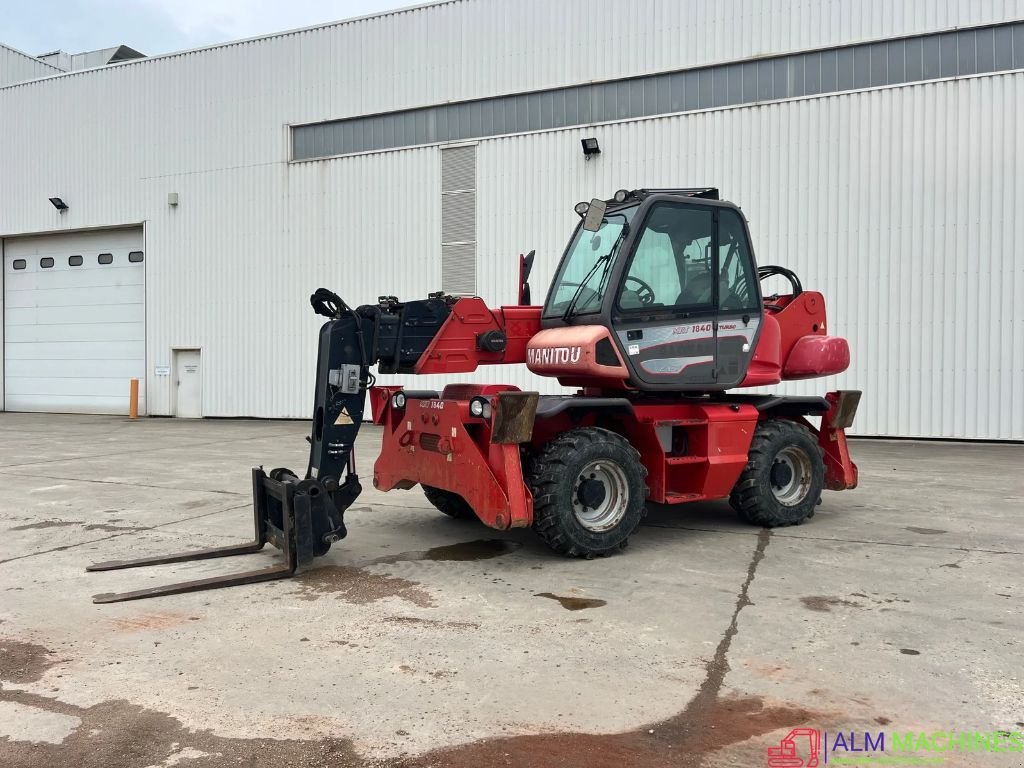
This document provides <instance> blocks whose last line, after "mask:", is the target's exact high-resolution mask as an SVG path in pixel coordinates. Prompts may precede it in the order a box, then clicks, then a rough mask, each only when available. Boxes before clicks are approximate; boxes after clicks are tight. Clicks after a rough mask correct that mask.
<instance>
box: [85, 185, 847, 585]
mask: <svg viewBox="0 0 1024 768" xmlns="http://www.w3.org/2000/svg"><path fill="white" fill-rule="evenodd" d="M576 213H577V214H578V215H579V216H580V219H581V221H580V223H579V225H578V226H577V227H576V230H575V232H574V233H573V236H572V239H571V240H570V241H569V245H568V247H567V248H566V250H565V253H564V254H563V255H562V260H561V263H560V264H559V267H558V269H557V272H556V275H555V279H554V281H553V283H552V284H551V287H550V288H549V290H548V294H547V299H546V301H545V302H544V305H543V306H535V305H532V304H531V302H530V286H529V282H528V281H529V275H530V271H531V268H532V265H533V259H534V254H533V253H530V254H529V255H528V256H524V257H520V265H519V269H520V280H519V303H518V304H517V305H513V306H502V307H499V308H490V307H488V306H487V304H485V303H484V301H483V300H481V299H480V298H478V297H475V296H450V295H445V294H442V293H437V294H432V295H430V296H429V297H428V298H426V299H418V300H414V301H406V302H403V301H399V300H398V299H397V298H395V297H393V296H385V297H381V299H380V300H379V302H378V303H377V304H376V305H370V306H361V307H357V308H352V307H350V306H349V305H348V304H346V303H345V302H344V301H343V300H342V299H341V298H339V297H338V296H337V295H336V294H334V293H332V292H330V291H328V290H326V289H323V288H321V289H319V290H317V291H316V292H315V293H314V294H313V295H312V297H311V299H310V301H311V304H312V306H313V309H314V310H315V311H316V313H317V314H320V315H323V316H324V317H326V318H327V320H326V322H324V324H323V326H322V327H321V329H320V337H319V356H318V362H317V370H316V390H315V403H314V410H313V423H312V434H311V435H310V438H309V441H310V452H309V464H308V466H307V469H306V472H305V473H304V474H303V475H302V476H299V475H298V474H297V473H294V472H291V471H290V470H287V469H273V470H271V471H270V472H269V473H266V472H264V471H263V469H262V468H254V469H253V470H252V485H253V509H254V521H255V538H254V540H253V541H252V542H250V543H247V544H244V545H241V546H230V547H219V548H214V549H206V550H199V551H193V552H185V553H181V554H177V555H170V556H163V557H148V558H141V559H137V560H121V561H113V562H107V563H98V564H96V565H93V566H90V567H89V569H88V570H92V571H102V570H113V569H120V568H131V567H136V566H143V565H156V564H160V563H173V562H184V561H188V560H199V559H207V558H215V557H224V556H228V555H236V554H244V553H249V552H256V551H258V550H260V549H261V548H262V547H263V546H264V544H265V543H267V542H270V543H271V544H273V545H274V546H275V547H278V548H279V549H281V550H282V552H283V553H284V562H283V563H280V564H277V565H272V566H269V567H265V568H261V569H258V570H252V571H247V572H244V573H236V574H229V575H225V576H217V577H214V578H207V579H198V580H195V581H188V582H182V583H178V584H169V585H165V586H160V587H155V588H150V589H142V590H138V591H134V592H122V593H116V594H104V595H97V596H96V597H95V598H94V601H95V602H101V603H107V602H117V601H121V600H134V599H140V598H146V597H154V596H157V595H168V594H176V593H181V592H191V591H196V590H201V589H208V588H214V587H225V586H231V585H235V584H247V583H253V582H258V581H267V580H270V579H276V578H282V577H286V576H290V575H291V574H293V573H294V572H295V570H296V569H297V568H299V567H301V566H305V565H308V564H309V563H311V562H312V561H313V559H314V558H315V557H318V556H321V555H324V554H326V553H327V551H328V550H329V549H330V547H331V545H332V544H333V543H334V542H336V541H338V540H340V539H343V538H344V537H345V536H346V533H347V530H346V528H345V522H344V513H345V510H346V509H348V507H349V506H350V505H351V504H352V503H353V502H354V501H355V499H356V498H357V497H358V496H359V493H360V491H361V485H360V480H359V476H358V475H357V473H356V468H355V462H354V454H353V444H354V442H355V439H356V435H357V433H358V432H359V428H360V426H361V425H362V423H363V420H364V419H363V417H364V408H365V404H366V400H367V399H368V400H369V403H370V409H371V414H372V419H373V422H374V423H375V424H379V425H381V426H382V427H383V444H382V447H381V452H380V456H379V457H378V459H377V461H376V463H375V465H374V471H373V484H374V487H375V488H377V489H379V490H381V491H390V490H392V489H395V488H401V489H410V488H413V487H414V486H415V485H416V484H417V483H418V484H419V485H421V486H422V487H423V492H424V494H425V495H426V498H427V499H428V500H429V501H430V503H431V504H433V505H434V506H435V507H437V509H439V510H440V511H441V512H443V513H444V514H446V515H450V516H452V517H463V518H478V519H479V520H480V521H482V522H483V523H484V524H485V525H488V526H490V527H492V528H496V529H499V530H506V529H509V528H525V527H531V526H532V528H533V530H534V531H535V532H536V533H537V535H538V536H540V537H541V538H542V539H543V540H544V541H545V542H546V543H547V544H548V545H549V546H550V547H551V549H553V550H554V551H555V552H557V553H559V554H561V555H566V556H569V557H586V558H592V557H594V556H603V555H608V554H610V553H612V552H615V551H617V550H619V549H622V548H624V547H625V546H626V543H627V541H628V539H629V536H630V534H632V533H633V531H634V530H635V529H636V527H637V525H639V523H640V520H641V518H642V517H643V515H644V514H645V505H646V504H647V503H648V502H653V503H658V504H682V503H686V502H692V501H700V500H704V499H720V498H728V499H729V503H730V504H731V505H732V507H733V508H734V509H735V510H736V512H737V513H738V514H739V515H740V516H741V517H742V518H743V519H744V520H746V521H748V522H750V523H752V524H755V525H760V526H767V527H775V526H785V525H795V524H798V523H801V522H803V521H804V520H806V519H808V518H809V517H811V516H812V515H813V514H814V509H815V505H816V504H818V503H819V502H820V500H821V495H822V491H823V490H825V489H828V490H844V489H849V488H854V487H856V485H857V467H856V465H855V464H854V463H853V461H852V460H851V458H850V453H849V449H848V446H847V440H846V434H845V430H846V429H847V428H848V427H849V426H850V425H851V424H852V422H853V418H854V415H855V413H856V410H857V406H858V404H859V401H860V394H861V393H860V392H857V391H837V392H829V393H827V394H826V395H825V396H824V397H787V396H780V395H771V394H750V393H747V394H740V393H735V392H733V390H737V389H744V388H750V387H766V386H771V385H775V384H778V383H780V382H782V381H789V380H795V379H808V378H813V377H819V376H830V375H833V374H837V373H841V372H842V371H844V370H846V368H847V367H848V366H849V364H850V350H849V345H848V344H847V342H846V340H845V339H843V338H840V337H837V336H831V335H829V333H828V328H827V323H826V316H825V299H824V297H823V296H822V295H821V294H820V293H817V292H814V291H805V290H803V288H802V286H801V284H800V280H799V279H798V278H797V276H796V275H795V274H793V273H792V272H791V271H789V270H787V269H785V268H783V267H778V266H762V267H758V266H757V265H756V263H755V260H754V251H753V248H752V246H751V243H750V236H749V232H748V229H747V224H746V220H745V219H744V217H743V215H742V213H741V212H740V209H739V208H738V207H737V206H736V205H734V204H732V203H729V202H725V201H722V200H720V199H719V195H718V190H717V189H714V188H699V189H638V190H633V191H629V190H619V191H618V192H616V193H615V194H614V196H613V197H612V198H611V199H608V200H599V199H595V200H592V201H591V202H590V203H580V204H578V205H577V206H576ZM773 276H775V277H778V278H781V279H783V280H785V281H787V282H788V284H789V292H788V293H786V294H783V295H771V296H763V295H762V290H761V283H762V281H764V280H766V279H768V278H769V277H773ZM508 363H521V364H525V365H526V366H527V367H528V368H529V370H531V371H533V372H534V373H535V374H538V375H540V376H550V377H554V378H556V379H558V381H559V383H560V384H562V385H563V386H565V387H569V388H574V389H575V392H574V393H573V394H566V395H539V394H538V393H536V392H523V391H520V390H519V389H518V388H517V387H515V386H511V385H507V384H449V385H448V386H446V387H445V388H444V390H443V391H441V392H436V391H425V390H416V391H413V390H409V389H405V388H403V387H400V386H388V385H382V386H377V385H376V383H375V378H374V376H373V375H372V374H371V372H370V368H371V367H372V366H374V365H376V366H377V372H378V374H393V373H403V374H408V373H411V374H460V373H468V372H471V371H474V370H476V369H477V367H478V366H481V365H494V364H508ZM811 418H820V422H819V424H818V426H817V427H815V426H814V424H813V423H812V422H811V421H810V419H811Z"/></svg>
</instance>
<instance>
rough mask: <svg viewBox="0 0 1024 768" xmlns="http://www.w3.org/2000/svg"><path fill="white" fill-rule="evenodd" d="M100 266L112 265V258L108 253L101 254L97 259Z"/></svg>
mask: <svg viewBox="0 0 1024 768" xmlns="http://www.w3.org/2000/svg"><path fill="white" fill-rule="evenodd" d="M98 261H99V263H100V264H113V263H114V256H113V254H110V253H101V254H100V256H99V259H98Z"/></svg>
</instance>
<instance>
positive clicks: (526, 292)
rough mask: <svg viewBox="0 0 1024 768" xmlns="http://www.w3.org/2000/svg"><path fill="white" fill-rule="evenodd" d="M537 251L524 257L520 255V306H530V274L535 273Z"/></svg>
mask: <svg viewBox="0 0 1024 768" xmlns="http://www.w3.org/2000/svg"><path fill="white" fill-rule="evenodd" d="M536 253H537V252H536V251H530V252H529V253H528V254H526V255H525V256H523V255H522V254H520V255H519V305H520V306H524V307H525V306H529V305H530V283H529V280H530V272H532V271H533V259H534V256H536Z"/></svg>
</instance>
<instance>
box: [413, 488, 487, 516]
mask: <svg viewBox="0 0 1024 768" xmlns="http://www.w3.org/2000/svg"><path fill="white" fill-rule="evenodd" d="M423 495H424V496H426V497H427V501H429V502H430V503H431V504H433V505H434V507H435V508H437V510H438V511H440V512H442V513H444V514H446V515H448V517H454V518H455V519H457V520H476V519H477V518H476V512H474V511H473V508H472V507H471V506H469V504H467V503H466V500H465V499H464V498H462V497H461V496H459V494H457V493H452V492H451V491H446V490H444V489H442V488H435V487H434V486H432V485H424V486H423Z"/></svg>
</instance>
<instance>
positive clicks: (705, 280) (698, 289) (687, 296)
mask: <svg viewBox="0 0 1024 768" xmlns="http://www.w3.org/2000/svg"><path fill="white" fill-rule="evenodd" d="M710 303H711V273H710V272H704V273H702V274H699V275H696V276H694V277H692V278H690V281H689V282H688V283H687V284H686V287H685V288H683V290H682V291H680V293H679V296H678V297H676V306H687V305H689V304H710Z"/></svg>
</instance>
